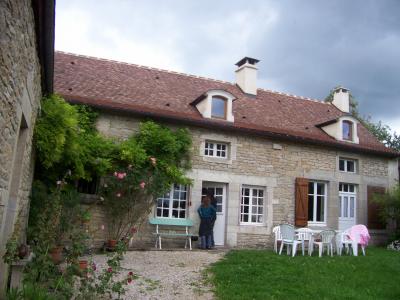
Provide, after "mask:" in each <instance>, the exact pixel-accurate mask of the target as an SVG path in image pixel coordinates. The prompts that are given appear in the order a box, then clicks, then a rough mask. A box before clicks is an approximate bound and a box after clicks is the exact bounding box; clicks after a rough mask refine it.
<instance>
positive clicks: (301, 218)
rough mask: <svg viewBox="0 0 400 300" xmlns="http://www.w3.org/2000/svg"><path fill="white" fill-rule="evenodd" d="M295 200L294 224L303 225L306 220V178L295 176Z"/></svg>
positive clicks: (305, 223)
mask: <svg viewBox="0 0 400 300" xmlns="http://www.w3.org/2000/svg"><path fill="white" fill-rule="evenodd" d="M295 201H296V211H295V214H296V215H295V225H296V226H300V227H305V226H307V222H308V179H306V178H296V187H295Z"/></svg>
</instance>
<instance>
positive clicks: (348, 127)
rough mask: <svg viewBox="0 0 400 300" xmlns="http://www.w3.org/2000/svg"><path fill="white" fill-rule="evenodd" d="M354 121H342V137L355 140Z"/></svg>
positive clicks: (346, 139)
mask: <svg viewBox="0 0 400 300" xmlns="http://www.w3.org/2000/svg"><path fill="white" fill-rule="evenodd" d="M353 127H354V126H353V122H351V121H349V120H344V121H343V122H342V139H343V140H345V141H353Z"/></svg>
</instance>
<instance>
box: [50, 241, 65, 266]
mask: <svg viewBox="0 0 400 300" xmlns="http://www.w3.org/2000/svg"><path fill="white" fill-rule="evenodd" d="M62 251H63V246H57V247H54V248H52V249H50V252H49V253H50V257H51V259H52V261H53V263H54V264H56V265H58V264H59V263H61V262H62V261H63V256H62Z"/></svg>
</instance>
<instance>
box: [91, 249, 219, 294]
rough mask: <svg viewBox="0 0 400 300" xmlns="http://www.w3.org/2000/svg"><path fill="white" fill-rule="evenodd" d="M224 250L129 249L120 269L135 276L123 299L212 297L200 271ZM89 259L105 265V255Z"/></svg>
mask: <svg viewBox="0 0 400 300" xmlns="http://www.w3.org/2000/svg"><path fill="white" fill-rule="evenodd" d="M224 254H225V251H224V250H212V251H201V250H192V251H129V252H127V253H126V254H125V257H124V260H123V262H122V264H121V265H122V268H123V271H122V273H123V274H126V273H127V272H129V271H132V272H134V273H135V274H137V275H138V276H139V278H138V279H136V280H135V281H134V282H132V283H131V284H129V285H128V287H127V293H126V295H125V297H124V299H139V300H145V299H146V300H148V299H152V300H153V299H186V300H191V299H201V300H206V299H213V298H214V297H213V293H212V292H211V290H210V289H211V287H210V286H206V285H205V283H204V282H203V277H202V271H203V270H204V268H205V267H207V266H208V265H210V264H211V263H214V262H216V261H218V260H219V259H221V258H222V257H223V256H224ZM93 259H94V261H95V262H96V264H98V265H99V266H100V267H101V266H104V265H105V261H106V256H105V255H95V256H94V257H93Z"/></svg>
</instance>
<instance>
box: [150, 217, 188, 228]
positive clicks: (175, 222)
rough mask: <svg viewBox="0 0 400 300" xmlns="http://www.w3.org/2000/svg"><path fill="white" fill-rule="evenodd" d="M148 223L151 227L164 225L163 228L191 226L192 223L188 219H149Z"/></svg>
mask: <svg viewBox="0 0 400 300" xmlns="http://www.w3.org/2000/svg"><path fill="white" fill-rule="evenodd" d="M149 223H150V224H152V225H165V226H185V227H186V226H188V227H190V226H193V221H192V220H190V219H178V218H151V219H150V220H149Z"/></svg>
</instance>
